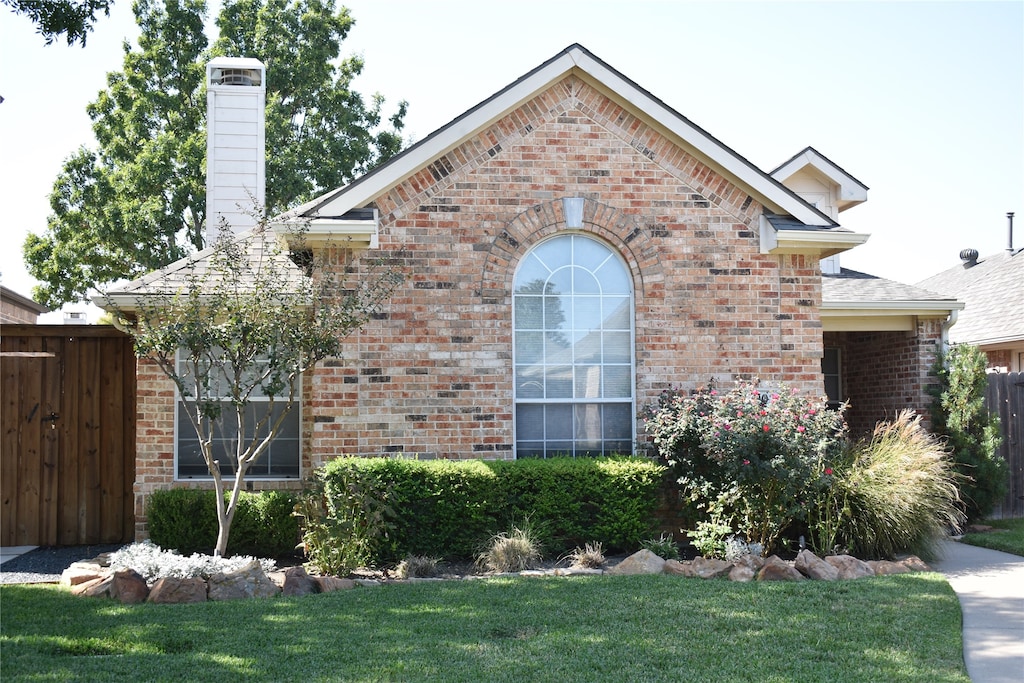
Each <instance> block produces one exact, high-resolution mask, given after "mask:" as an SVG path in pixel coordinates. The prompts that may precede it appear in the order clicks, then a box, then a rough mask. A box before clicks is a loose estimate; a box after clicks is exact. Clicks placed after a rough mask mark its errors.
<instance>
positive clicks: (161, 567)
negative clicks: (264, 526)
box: [110, 542, 277, 584]
mask: <svg viewBox="0 0 1024 683" xmlns="http://www.w3.org/2000/svg"><path fill="white" fill-rule="evenodd" d="M253 561H257V562H259V563H260V566H261V567H262V568H263V571H265V572H267V571H273V570H274V569H275V568H276V567H277V565H276V563H274V561H273V560H268V559H259V560H257V559H256V558H254V557H246V556H245V555H236V556H235V557H232V558H225V557H214V556H211V555H203V554H200V553H193V554H192V555H189V556H188V557H185V556H183V555H180V554H178V553H176V552H174V551H173V550H164V549H162V548H161V547H160V546H158V545H155V544H153V543H148V542H144V543H133V544H131V545H127V546H125V547H123V548H121V549H120V550H118V551H116V552H114V553H113V554H112V555H111V556H110V567H111V568H112V569H114V570H115V571H116V570H119V569H134V570H135V571H137V572H138V573H139V575H140V576H142V578H144V579H145V580H146V583H148V584H153V583H154V582H156V580H157V579H161V578H178V579H192V578H204V579H208V578H210V577H211V576H213V575H214V574H227V573H229V572H233V571H237V570H238V569H241V568H242V567H244V566H246V565H248V564H249V563H251V562H253Z"/></svg>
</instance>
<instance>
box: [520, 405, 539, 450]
mask: <svg viewBox="0 0 1024 683" xmlns="http://www.w3.org/2000/svg"><path fill="white" fill-rule="evenodd" d="M516 438H517V439H518V440H520V441H541V440H542V439H543V438H544V406H543V405H540V404H536V403H533V404H529V403H523V404H520V405H519V409H518V410H516Z"/></svg>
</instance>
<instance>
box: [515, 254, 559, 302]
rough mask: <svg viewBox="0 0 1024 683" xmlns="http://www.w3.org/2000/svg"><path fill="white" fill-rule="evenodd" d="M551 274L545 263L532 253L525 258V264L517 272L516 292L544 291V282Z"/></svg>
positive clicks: (538, 292)
mask: <svg viewBox="0 0 1024 683" xmlns="http://www.w3.org/2000/svg"><path fill="white" fill-rule="evenodd" d="M550 274H551V271H549V270H548V269H547V268H545V267H544V265H543V264H542V263H541V262H540V261H538V260H537V258H536V256H534V255H533V254H530V255H529V256H528V257H526V258H525V259H523V265H522V266H521V267H520V268H519V271H518V272H517V273H516V293H517V294H519V293H533V294H540V293H542V292H543V291H544V283H545V282H547V279H548V275H550Z"/></svg>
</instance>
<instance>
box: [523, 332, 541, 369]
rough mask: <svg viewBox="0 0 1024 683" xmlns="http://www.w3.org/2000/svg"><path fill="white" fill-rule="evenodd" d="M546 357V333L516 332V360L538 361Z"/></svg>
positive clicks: (525, 361)
mask: <svg viewBox="0 0 1024 683" xmlns="http://www.w3.org/2000/svg"><path fill="white" fill-rule="evenodd" d="M543 359H544V333H543V332H518V333H517V334H516V362H517V363H524V364H525V363H537V362H540V361H541V360H543Z"/></svg>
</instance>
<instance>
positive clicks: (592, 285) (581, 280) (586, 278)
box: [572, 268, 601, 294]
mask: <svg viewBox="0 0 1024 683" xmlns="http://www.w3.org/2000/svg"><path fill="white" fill-rule="evenodd" d="M572 292H573V294H600V293H601V285H600V284H599V283H598V282H597V278H596V277H594V276H593V275H592V274H591V273H590V271H589V270H584V269H583V268H573V269H572Z"/></svg>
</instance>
